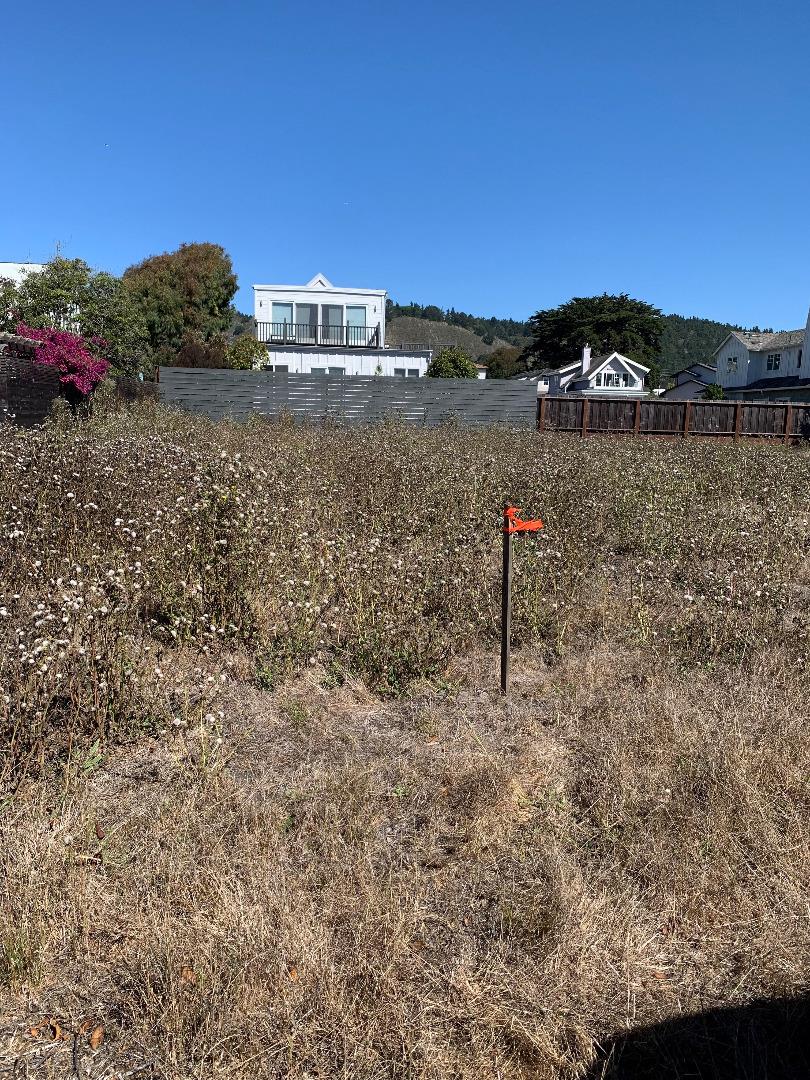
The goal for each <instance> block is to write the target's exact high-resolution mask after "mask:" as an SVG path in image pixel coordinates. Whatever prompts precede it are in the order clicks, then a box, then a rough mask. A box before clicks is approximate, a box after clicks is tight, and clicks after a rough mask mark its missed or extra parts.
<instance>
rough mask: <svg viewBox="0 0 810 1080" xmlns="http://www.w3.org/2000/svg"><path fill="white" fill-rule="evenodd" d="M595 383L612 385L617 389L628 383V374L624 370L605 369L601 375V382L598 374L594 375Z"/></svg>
mask: <svg viewBox="0 0 810 1080" xmlns="http://www.w3.org/2000/svg"><path fill="white" fill-rule="evenodd" d="M596 385H597V386H600V385H602V386H606V387H612V388H614V389H616V390H618V389H619V388H620V387H622V386H629V385H630V376H629V375H628V374H627V372H626V371H606V372H605V374H604V376H603V377H602V382H601V384H600V382H599V376H598V375H597V376H596Z"/></svg>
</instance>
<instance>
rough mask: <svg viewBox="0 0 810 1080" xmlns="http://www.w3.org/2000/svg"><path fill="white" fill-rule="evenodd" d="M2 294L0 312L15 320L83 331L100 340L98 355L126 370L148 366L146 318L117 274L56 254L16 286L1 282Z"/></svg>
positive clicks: (119, 368) (86, 337)
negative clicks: (36, 271)
mask: <svg viewBox="0 0 810 1080" xmlns="http://www.w3.org/2000/svg"><path fill="white" fill-rule="evenodd" d="M8 286H11V287H10V288H9V287H8ZM0 294H2V295H0V304H2V306H1V307H0V311H2V312H3V313H4V314H5V316H6V319H7V320H9V321H11V322H14V321H21V322H24V323H26V324H27V325H28V326H30V327H34V328H36V329H47V328H49V327H56V328H57V329H61V330H67V331H73V332H80V333H81V335H82V337H83V338H84V339H85V340H94V339H95V340H96V341H97V342H98V344H97V346H96V348H97V351H98V353H99V355H100V356H101V357H103V359H105V360H106V361H108V362H109V363H110V364H112V366H113V367H114V368H115V369H116V370H117V371H120V372H124V373H126V374H135V373H136V372H138V371H141V370H143V369H144V368H148V367H149V357H150V349H149V340H148V337H147V332H146V322H145V320H144V318H143V315H142V314H141V312H140V310H139V309H138V307H137V305H136V304H135V303H134V302H133V300H132V297H131V296H130V294H129V292H128V291H127V290H126V288H125V287H124V284H123V282H122V281H121V279H120V278H117V277H115V276H114V275H113V274H108V273H104V272H96V271H94V270H91V269H90V267H89V266H88V265H87V263H86V262H84V261H83V260H82V259H63V258H60V257H57V258H55V259H52V260H51V261H50V262H49V263H48V264H47V266H46V267H45V269H44V270H43V271H42V272H41V273H30V274H28V275H27V276H26V277H25V279H24V280H23V281H22V282H21V283H20V285H18V286H17V287H16V289H15V288H14V285H13V283H11V282H8V283H6V285H0Z"/></svg>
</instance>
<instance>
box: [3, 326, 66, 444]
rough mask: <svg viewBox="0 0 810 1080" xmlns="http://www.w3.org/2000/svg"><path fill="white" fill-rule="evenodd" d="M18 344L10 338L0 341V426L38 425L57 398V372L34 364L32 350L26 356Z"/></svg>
mask: <svg viewBox="0 0 810 1080" xmlns="http://www.w3.org/2000/svg"><path fill="white" fill-rule="evenodd" d="M19 340H20V339H17V340H16V341H15V340H14V339H13V338H12V336H11V335H3V336H2V340H0V423H2V422H3V421H4V420H13V421H14V423H16V424H23V425H31V424H41V423H42V422H43V421H44V420H46V419H47V417H48V415H49V413H50V411H51V406H52V405H53V402H54V400H55V399H56V398H57V397H59V393H60V390H61V387H60V383H59V372H58V371H56V369H55V368H51V367H45V366H44V365H43V364H36V363H34V361H33V360H32V359H30V356H31V355H33V349H31V350H30V353H29V351H27V350H26V348H25V344H22V345H21V344H19ZM29 344H30V343H29Z"/></svg>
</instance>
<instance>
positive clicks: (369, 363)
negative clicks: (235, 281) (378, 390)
mask: <svg viewBox="0 0 810 1080" xmlns="http://www.w3.org/2000/svg"><path fill="white" fill-rule="evenodd" d="M385 300H386V291H385V289H348V288H338V287H336V286H335V285H333V284H332V282H331V281H329V279H328V278H326V277H324V275H323V274H316V275H315V277H314V278H312V280H311V281H308V282H307V283H306V285H254V286H253V312H254V318H255V320H256V337H257V339H258V340H259V341H261V342H262V343H264V344H265V345H266V346H267V363H266V364H265V365H264V366H265V367H266V368H268V369H271V370H273V371H280V372H284V371H286V372H292V373H295V374H308V373H312V374H320V375H336V374H340V375H391V376H400V377H404V378H419V377H420V376H422V375H424V374H425V372H426V371H427V367H428V364H429V363H430V360H431V356H432V352H431V350H430V349H386V348H385Z"/></svg>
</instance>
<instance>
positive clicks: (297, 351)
mask: <svg viewBox="0 0 810 1080" xmlns="http://www.w3.org/2000/svg"><path fill="white" fill-rule="evenodd" d="M431 355H432V353H430V352H429V351H428V352H413V353H406V352H400V351H399V350H395V349H378V350H370V349H363V350H362V351H360V350H357V351H355V350H354V349H328V348H324V347H319V348H309V349H307V348H289V347H288V348H285V349H280V348H276V347H275V346H272V345H271V346H268V356H267V363H268V366H272V368H273V370H274V371H277V370H278V369H279V366H281V367H282V368H283V367H284V366H286V368H287V371H288V372H289V373H290V374H292V375H307V374H309V373H310V372H311V371H312V369H313V368H316V369H317V368H324V369H326V370H325V374H334V373H335V372H336V371H338V370H340V371H342V373H343V374H344V375H391V376H393V375H394V374H395V373H396V372H398V371H400V370H404V371H405V373H406V377H408V372H414V371H418V373H419V375H418V377H421V376H423V375H424V374H425V372H426V371H427V366H428V364H429V363H430V358H431ZM411 377H417V376H411Z"/></svg>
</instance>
